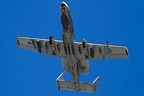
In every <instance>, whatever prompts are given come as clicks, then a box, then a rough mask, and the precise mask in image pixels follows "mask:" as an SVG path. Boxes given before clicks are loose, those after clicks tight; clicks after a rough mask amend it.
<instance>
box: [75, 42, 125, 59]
mask: <svg viewBox="0 0 144 96" xmlns="http://www.w3.org/2000/svg"><path fill="white" fill-rule="evenodd" d="M74 47H75V51H76V52H75V53H76V54H77V56H78V58H79V59H80V60H81V59H83V60H101V59H112V58H128V50H127V48H126V47H124V46H114V45H108V44H107V45H102V44H91V43H87V44H86V46H83V44H82V43H80V42H75V43H74Z"/></svg>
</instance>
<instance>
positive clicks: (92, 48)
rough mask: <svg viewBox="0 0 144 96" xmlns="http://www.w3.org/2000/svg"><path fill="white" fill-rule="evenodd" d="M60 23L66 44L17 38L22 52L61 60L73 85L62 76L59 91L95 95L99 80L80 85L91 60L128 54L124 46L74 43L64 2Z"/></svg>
mask: <svg viewBox="0 0 144 96" xmlns="http://www.w3.org/2000/svg"><path fill="white" fill-rule="evenodd" d="M60 15H61V23H62V29H63V40H54V38H53V37H52V36H50V37H49V39H38V38H27V37H18V38H17V46H18V47H19V48H23V49H27V50H32V51H35V52H39V53H41V54H45V55H48V56H54V57H58V58H62V65H63V69H64V71H65V72H70V73H71V76H72V81H65V80H64V74H63V73H62V74H61V75H60V76H59V77H58V78H57V79H56V82H57V86H58V89H59V90H61V89H64V90H73V91H76V92H79V91H82V92H91V93H96V90H97V88H98V85H99V83H100V77H99V76H98V77H97V78H96V79H95V80H94V81H93V83H84V82H79V76H80V74H87V73H88V72H89V63H88V60H103V59H110V58H127V57H128V50H127V48H126V47H124V46H113V45H108V42H106V44H105V45H104V44H91V43H87V42H86V40H84V39H83V40H82V42H74V28H73V23H72V18H71V14H70V10H69V7H68V5H67V4H66V3H65V2H62V3H61V6H60Z"/></svg>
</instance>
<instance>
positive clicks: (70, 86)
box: [56, 73, 100, 93]
mask: <svg viewBox="0 0 144 96" xmlns="http://www.w3.org/2000/svg"><path fill="white" fill-rule="evenodd" d="M56 81H57V86H58V89H59V90H71V91H76V89H75V87H74V83H73V82H70V81H65V80H64V75H63V73H62V74H61V75H60V76H59V77H58V78H57V80H56ZM99 83H100V77H99V76H98V77H97V78H96V79H95V80H94V81H93V83H84V82H79V85H78V86H79V88H78V89H79V91H80V92H90V93H96V91H97V88H98V85H99Z"/></svg>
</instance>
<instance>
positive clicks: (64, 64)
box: [62, 58, 70, 72]
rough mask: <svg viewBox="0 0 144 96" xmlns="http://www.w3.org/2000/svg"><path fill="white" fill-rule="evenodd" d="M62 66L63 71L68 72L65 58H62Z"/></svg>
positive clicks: (67, 63)
mask: <svg viewBox="0 0 144 96" xmlns="http://www.w3.org/2000/svg"><path fill="white" fill-rule="evenodd" d="M62 66H63V69H64V71H65V72H69V71H70V70H69V69H70V68H69V62H68V60H67V59H64V58H63V59H62Z"/></svg>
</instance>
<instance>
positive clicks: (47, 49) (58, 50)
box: [17, 37, 66, 58]
mask: <svg viewBox="0 0 144 96" xmlns="http://www.w3.org/2000/svg"><path fill="white" fill-rule="evenodd" d="M17 46H18V48H23V49H27V50H31V51H35V52H39V53H41V54H45V55H49V56H55V57H59V58H64V57H65V56H66V55H65V51H64V47H63V46H64V45H63V42H62V41H58V40H53V41H52V44H50V42H49V40H48V39H38V38H26V37H18V38H17Z"/></svg>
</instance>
